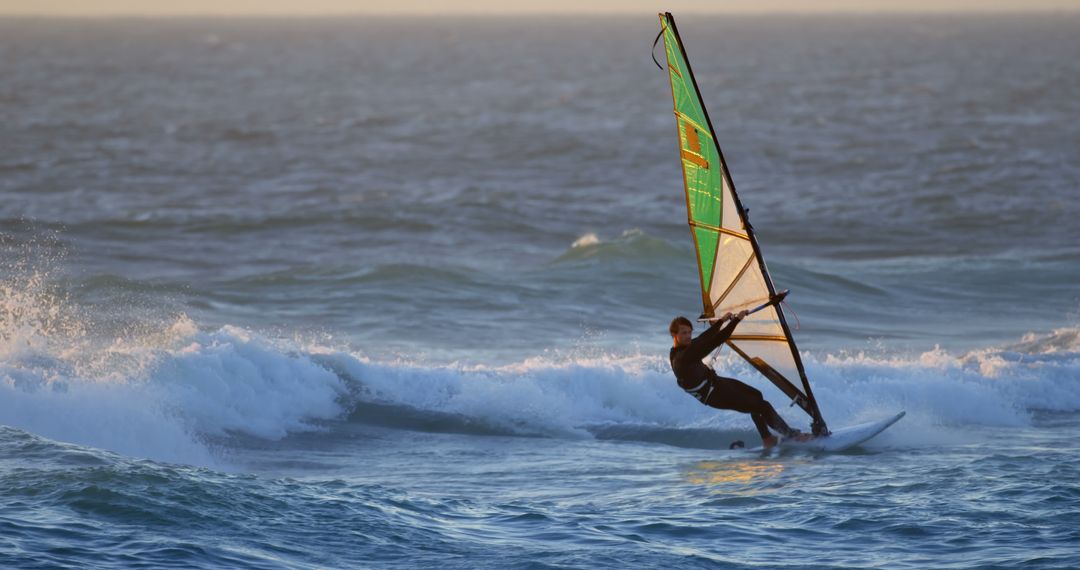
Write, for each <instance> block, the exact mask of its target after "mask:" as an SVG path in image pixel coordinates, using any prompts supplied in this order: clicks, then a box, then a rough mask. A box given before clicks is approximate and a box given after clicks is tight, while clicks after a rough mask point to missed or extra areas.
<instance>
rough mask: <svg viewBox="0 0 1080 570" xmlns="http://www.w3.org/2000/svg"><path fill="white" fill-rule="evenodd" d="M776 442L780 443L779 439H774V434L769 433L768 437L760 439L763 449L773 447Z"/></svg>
mask: <svg viewBox="0 0 1080 570" xmlns="http://www.w3.org/2000/svg"><path fill="white" fill-rule="evenodd" d="M778 443H780V440H779V439H776V436H775V435H770V436H768V437H765V438H762V440H761V446H762V447H764V448H765V449H769V448H771V447H775V446H776V444H778Z"/></svg>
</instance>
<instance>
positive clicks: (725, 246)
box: [660, 14, 827, 433]
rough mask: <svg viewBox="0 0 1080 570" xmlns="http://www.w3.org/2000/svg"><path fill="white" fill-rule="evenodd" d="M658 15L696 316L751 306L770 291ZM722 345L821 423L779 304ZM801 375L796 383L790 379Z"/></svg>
mask: <svg viewBox="0 0 1080 570" xmlns="http://www.w3.org/2000/svg"><path fill="white" fill-rule="evenodd" d="M660 23H661V26H662V31H661V35H662V36H663V38H664V48H665V51H666V53H667V62H668V76H669V78H670V80H671V97H672V101H673V103H674V111H675V120H676V125H677V126H678V134H679V156H680V162H681V164H682V171H683V183H684V189H685V191H686V212H687V218H688V220H687V221H688V222H689V224H690V229H691V234H692V235H693V238H694V246H695V249H696V251H697V259H698V269H699V272H700V277H701V299H702V308H703V310H702V316H704V317H706V318H708V317H716V316H720V315H723V314H724V313H727V312H729V311H730V312H738V311H740V310H743V309H751V308H754V307H756V306H758V305H761V304H762V303H764V302H766V301H767V300H768V299H769V298H770V297H771V296H772V295H773V294H775V292H776V291H775V289H774V287H773V283H772V279H771V277H770V276H769V272H768V270H767V269H766V267H765V263H764V261H762V259H761V253H760V251H759V249H758V247H757V243H756V241H755V239H754V235H753V231H752V230H751V229H750V227H749V226H748V225H747V223H746V220H745V213H744V212H743V211H742V209H741V207H740V206H739V203H738V198H737V197H736V195H735V187H734V185H733V184H732V183H731V176H730V174H729V173H728V170H727V165H726V164H724V159H723V154H722V153H721V151H720V146H719V145H718V144H717V142H716V135H715V133H714V132H713V130H712V125H711V123H710V122H709V118H708V113H707V112H706V111H705V104H704V103H703V102H702V100H701V94H700V92H699V91H698V88H697V84H696V83H695V81H694V76H693V72H692V71H691V69H690V63H689V62H688V61H687V60H686V51H685V49H684V47H683V45H682V41H681V40H680V39H679V33H678V30H677V29H676V27H675V23H674V21H672V18H671V14H660ZM728 346H730V347H731V349H732V350H734V351H735V352H736V353H737V354H739V356H741V357H742V358H744V359H746V361H747V362H749V363H750V364H751V365H753V366H754V368H755V369H757V370H758V371H759V372H760V373H761V374H762V375H763V376H765V377H766V378H768V379H769V380H770V381H771V382H773V383H774V384H776V385H777V387H779V388H780V389H781V390H782V391H783V392H784V393H785V394H786V395H787V396H788V397H789V398H791V399H792V400H793V402H794V403H796V404H798V405H799V407H800V408H802V409H803V410H804V411H806V412H807V413H808V414H809V415H810V416H811V418H813V420H814V431H815V433H820V432H821V431H823V430H826V429H827V428H826V427H825V422H824V420H822V419H821V414H820V411H818V408H817V403H816V402H815V401H814V398H813V394H812V392H811V391H810V384H809V382H808V380H807V379H806V372H805V370H804V369H803V365H802V360H801V358H800V357H799V352H798V350H797V349H796V347H795V342H794V340H793V339H792V338H791V332H790V330H789V329H788V326H787V323H786V321H785V320H784V315H783V312H782V311H781V310H780V309H779V308H778V307H776V306H769V307H767V308H766V309H764V310H761V311H758V312H756V313H754V314H753V315H750V316H748V317H747V318H746V319H745V320H743V322H742V323H740V325H739V328H738V329H737V330H736V331H735V335H733V336H732V337H731V340H730V341H729V342H728ZM800 380H801V384H802V390H801V391H800V390H799V388H797V387H796V384H795V382H797V381H800Z"/></svg>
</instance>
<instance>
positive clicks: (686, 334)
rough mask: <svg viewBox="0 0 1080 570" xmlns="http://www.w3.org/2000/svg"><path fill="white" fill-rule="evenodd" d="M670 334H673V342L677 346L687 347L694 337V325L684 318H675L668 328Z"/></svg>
mask: <svg viewBox="0 0 1080 570" xmlns="http://www.w3.org/2000/svg"><path fill="white" fill-rule="evenodd" d="M668 332H670V333H671V341H672V342H673V343H675V346H686V345H688V344H690V339H691V338H692V337H693V336H694V323H691V322H690V319H688V318H686V317H683V316H678V317H675V318H674V319H672V320H671V325H670V326H668Z"/></svg>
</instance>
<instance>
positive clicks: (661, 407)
mask: <svg viewBox="0 0 1080 570" xmlns="http://www.w3.org/2000/svg"><path fill="white" fill-rule="evenodd" d="M46 313H48V311H46ZM35 318H36V317H35ZM47 320H48V319H42V318H37V320H36V321H34V322H37V323H38V324H36V325H35V324H33V323H30V324H27V322H25V319H23V321H19V319H15V320H14V321H11V322H9V323H8V325H10V327H11V328H9V329H8V331H7V332H8V333H9V334H7V335H6V336H5V337H3V342H2V344H0V423H4V424H8V425H12V426H15V427H19V428H22V429H25V430H28V431H31V432H33V433H36V434H39V435H43V436H45V437H49V438H53V439H57V440H62V441H68V442H73V443H78V444H84V445H90V446H96V447H101V448H106V449H110V450H113V451H117V452H120V453H124V454H128V455H133V456H139V457H147V458H153V459H160V460H168V461H177V462H185V463H195V464H213V463H214V454H213V453H212V452H211V451H210V448H209V446H207V445H206V444H205V443H204V441H206V439H207V438H209V437H217V436H223V437H225V438H226V440H227V437H228V435H229V434H234V433H241V434H246V435H249V436H254V437H259V438H265V439H278V438H282V437H285V436H286V435H288V434H289V433H295V432H298V431H306V430H312V429H316V427H315V425H316V423H317V422H318V421H319V420H329V419H334V418H344V417H346V416H347V415H348V414H349V413H350V411H351V409H352V408H353V406H352V399H353V398H359V399H360V400H364V401H372V402H380V403H389V404H394V405H401V406H409V407H411V408H415V409H419V410H429V411H432V412H440V413H448V414H457V415H461V416H464V417H467V418H472V419H476V420H479V421H482V422H484V423H486V424H494V425H499V426H504V427H506V428H507V429H510V430H512V431H514V432H517V433H522V434H542V435H549V436H555V437H589V434H590V433H591V432H590V429H589V428H591V427H595V426H598V425H632V426H653V427H662V428H674V429H691V428H695V429H696V428H713V429H721V430H748V429H749V428H750V424H749V420H748V419H747V418H746V416H745V415H742V414H737V413H731V412H719V411H716V410H713V409H711V408H707V407H705V406H701V405H700V404H698V403H697V402H696V401H695V400H694V399H692V398H691V397H689V396H688V395H687V394H685V393H684V392H682V391H681V390H679V389H678V387H677V386H676V385H675V382H674V379H673V377H672V375H671V372H670V370H669V369H668V365H667V362H666V358H665V356H666V355H665V354H663V352H664V348H665V347H658V349H657V352H656V353H650V354H644V355H642V354H630V355H609V356H605V355H600V356H592V357H576V358H567V357H545V358H532V359H526V360H523V361H521V362H518V363H514V364H510V365H505V366H482V365H480V366H477V365H473V366H463V365H454V366H429V365H424V364H423V363H410V362H374V361H371V360H370V359H367V358H365V357H364V356H363V355H360V354H355V353H351V352H346V351H340V350H334V349H332V348H328V347H323V346H302V345H300V344H298V343H295V342H289V341H277V340H271V339H267V338H264V337H261V336H259V335H257V334H254V333H252V332H251V331H248V330H245V329H241V328H237V327H224V328H221V329H218V330H215V331H209V332H208V331H200V330H199V329H198V327H197V326H196V325H195V323H193V322H192V321H190V320H189V319H187V318H184V317H179V318H177V319H175V320H174V321H172V322H169V323H165V324H163V325H162V326H161V327H158V329H159V330H156V331H154V330H151V327H146V328H147V329H148V330H143V331H141V332H140V333H139V334H137V335H133V336H131V337H130V338H125V339H116V340H113V341H111V342H110V343H109V344H108V345H107V346H94V345H93V344H92V343H90V344H88V343H87V341H86V339H85V338H84V337H85V335H83V334H82V333H81V330H79V329H78V327H75V328H69V329H64V330H67V331H68V333H65V334H66V335H67V336H65V334H60V333H58V332H56V331H48V330H46V329H45V328H44V327H43V325H41V323H42V322H46V321H47ZM9 321H10V319H9ZM12 323H14V324H12ZM72 331H74V332H72ZM1067 338H1070V333H1069V332H1067V331H1066V332H1061V331H1059V332H1056V333H1055V336H1054V338H1053V339H1051V340H1049V341H1046V342H1043V341H1040V340H1039V339H1037V338H1025V339H1023V341H1022V343H1023V344H1024V346H1025V347H1026V348H1028V350H1027V351H1026V352H1020V351H1018V350H1017V348H1016V347H1010V348H1009V349H1008V350H991V349H986V350H980V351H975V352H970V353H966V354H950V353H948V352H946V351H943V350H933V351H929V352H926V353H924V354H919V355H914V356H911V357H901V356H895V355H893V356H888V355H886V356H881V355H867V354H854V355H851V354H847V355H830V356H827V357H824V358H815V357H813V356H812V355H805V358H804V360H805V362H806V364H807V369H808V373H809V376H810V377H811V378H812V380H813V387H814V391H815V394H816V395H817V397H818V400H819V402H821V406H822V411H823V413H824V414H825V417H826V419H827V420H828V421H829V422H830V424H831V425H832V426H834V427H841V426H844V425H850V424H854V423H859V422H862V421H866V420H871V419H877V418H880V417H883V416H885V415H887V414H891V413H894V412H896V411H899V410H906V411H907V412H908V417H907V418H905V420H904V429H903V430H901V431H903V432H904V433H905V434H907V437H909V439H910V438H912V437H913V438H915V439H921V440H922V441H929V440H935V441H940V438H941V437H948V435H947V432H943V428H950V427H952V428H958V429H964V428H966V427H971V426H976V427H977V426H986V425H991V426H1017V425H1026V424H1028V423H1029V422H1030V412H1029V410H1030V409H1032V408H1042V409H1050V410H1061V411H1075V410H1080V383H1078V382H1076V379H1077V378H1078V377H1080V354H1078V353H1076V352H1071V351H1069V350H1068V349H1069V347H1071V346H1072V344H1070V343H1071V341H1069V342H1059V340H1058V339H1067ZM80 339H81V340H80ZM1031 347H1035V349H1032V348H1031ZM718 368H720V369H721V372H722V373H724V374H725V375H733V376H736V377H740V378H743V379H747V380H748V381H750V382H751V383H752V384H754V385H755V386H757V387H759V388H760V389H761V390H762V391H763V392H764V393H765V395H766V397H767V399H769V400H770V401H772V402H773V403H774V405H775V406H776V407H777V408H778V409H779V410H780V412H781V414H782V415H784V416H785V417H786V418H787V419H788V421H789V422H790V423H792V424H793V425H796V426H801V427H805V426H806V424H807V423H808V422H807V419H806V418H805V416H804V414H802V412H801V411H799V410H798V409H796V408H790V407H788V406H786V405H785V402H784V397H783V396H782V395H781V394H780V392H779V391H778V390H776V389H775V388H773V387H772V386H770V385H768V384H767V383H765V382H764V381H760V380H758V379H757V376H756V374H755V373H754V372H753V371H752V370H751V369H749V367H748V366H747V365H746V364H745V363H744V362H742V361H741V360H739V359H737V358H732V357H730V355H729V356H727V357H722V358H720V359H719V362H718ZM894 431H895V430H894ZM943 434H945V435H943ZM890 437H895V435H893V436H890ZM935 438H936V439H935ZM884 441H889V440H888V439H887V438H886V439H884ZM908 443H910V441H908Z"/></svg>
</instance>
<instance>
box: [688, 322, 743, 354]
mask: <svg viewBox="0 0 1080 570" xmlns="http://www.w3.org/2000/svg"><path fill="white" fill-rule="evenodd" d="M745 317H746V311H742V312H740V313H739V314H737V315H732V316H731V319H730V321H729V322H727V323H726V324H725V322H724V320H723V319H721V320H719V321H717V322H716V323H714V324H713V326H711V327H709V328H708V329H706V330H705V332H703V333H701V334H700V335H698V337H697V338H695V339H694V340H692V341H690V346H688V347H686V352H684V353H683V358H694V359H696V360H701V359H703V358H705V357H706V356H708V355H709V353H710V352H712V351H714V350H716V348H717V347H718V346H720V345H721V344H724V342H726V341H727V339H729V338H731V335H732V333H734V332H735V327H737V326H739V322H741V321H742V320H743V318H745Z"/></svg>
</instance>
